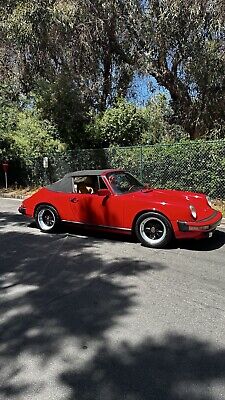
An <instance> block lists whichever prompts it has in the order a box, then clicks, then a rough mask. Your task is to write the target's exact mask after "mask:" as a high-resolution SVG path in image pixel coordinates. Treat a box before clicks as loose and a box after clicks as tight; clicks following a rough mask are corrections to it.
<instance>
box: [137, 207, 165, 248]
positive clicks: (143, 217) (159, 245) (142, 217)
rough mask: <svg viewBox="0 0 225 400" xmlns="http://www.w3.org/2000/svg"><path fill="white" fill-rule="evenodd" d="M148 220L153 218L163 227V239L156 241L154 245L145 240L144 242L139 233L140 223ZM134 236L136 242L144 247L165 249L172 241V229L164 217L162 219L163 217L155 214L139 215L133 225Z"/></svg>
mask: <svg viewBox="0 0 225 400" xmlns="http://www.w3.org/2000/svg"><path fill="white" fill-rule="evenodd" d="M148 218H153V219H154V218H155V219H156V220H158V221H160V222H161V223H162V226H164V227H165V237H163V238H162V240H160V241H157V242H156V243H154V241H153V242H152V243H150V242H148V241H147V240H145V238H144V237H143V236H142V234H141V231H140V227H141V224H142V222H143V221H144V220H146V219H148ZM135 234H136V236H137V238H138V240H139V241H140V242H141V243H142V244H143V245H144V246H146V247H151V248H163V247H166V246H167V244H168V243H169V242H170V241H171V240H172V237H173V229H172V226H171V223H170V222H169V221H168V219H167V218H166V217H164V215H162V214H160V213H157V212H146V213H144V214H141V215H140V216H139V217H138V219H137V221H136V223H135Z"/></svg>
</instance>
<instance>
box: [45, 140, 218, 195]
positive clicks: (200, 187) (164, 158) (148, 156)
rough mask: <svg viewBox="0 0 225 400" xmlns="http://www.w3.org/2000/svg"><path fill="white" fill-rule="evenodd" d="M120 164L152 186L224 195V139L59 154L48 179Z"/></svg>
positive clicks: (119, 166) (114, 166)
mask: <svg viewBox="0 0 225 400" xmlns="http://www.w3.org/2000/svg"><path fill="white" fill-rule="evenodd" d="M98 168H123V169H125V170H127V171H129V172H131V173H132V174H134V175H135V176H136V177H138V178H139V179H140V180H141V181H143V182H144V183H148V184H150V185H151V186H153V187H158V188H169V189H182V190H191V191H197V192H203V193H207V194H209V195H211V196H212V197H213V198H218V199H225V141H224V140H220V141H211V142H210V141H208V142H206V141H195V142H185V143H176V144H158V145H154V146H135V147H111V148H108V149H99V150H95V149H89V150H77V151H74V152H70V153H68V154H67V155H66V156H65V155H63V154H59V155H57V156H56V157H55V159H54V160H53V161H52V164H51V171H50V172H51V173H50V175H49V179H51V180H55V179H58V178H59V177H61V176H62V175H64V174H65V173H66V172H69V171H73V170H74V171H76V170H82V169H98Z"/></svg>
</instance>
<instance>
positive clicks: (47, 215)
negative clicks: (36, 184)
mask: <svg viewBox="0 0 225 400" xmlns="http://www.w3.org/2000/svg"><path fill="white" fill-rule="evenodd" d="M34 218H35V222H36V224H37V226H38V228H39V229H40V230H41V231H42V232H46V233H50V232H54V231H55V230H56V227H57V225H58V224H59V215H58V213H57V211H56V210H55V208H54V207H52V206H49V205H40V206H38V207H37V209H36V211H35V216H34Z"/></svg>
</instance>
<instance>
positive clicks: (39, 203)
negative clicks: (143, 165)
mask: <svg viewBox="0 0 225 400" xmlns="http://www.w3.org/2000/svg"><path fill="white" fill-rule="evenodd" d="M19 212H20V213H21V214H24V215H27V216H28V217H32V218H34V219H35V221H36V223H37V225H38V227H39V228H40V229H41V230H42V231H43V232H52V231H53V230H55V229H56V227H57V226H58V225H59V223H60V222H63V221H65V222H72V223H75V224H83V225H85V226H92V227H95V228H100V229H103V230H111V231H114V232H123V233H127V234H132V233H135V234H136V236H137V238H138V240H139V241H140V242H141V243H142V244H144V245H145V246H148V247H154V248H159V247H165V246H166V245H167V244H168V243H169V242H170V241H171V240H172V238H176V239H185V238H186V239H194V238H195V239H200V238H204V237H210V236H211V235H212V232H213V231H214V230H215V229H216V227H217V226H218V225H219V224H220V221H221V218H222V214H221V213H220V212H219V211H216V210H214V209H213V208H212V207H211V203H210V200H209V198H208V197H207V196H205V195H204V194H200V193H192V192H183V191H177V190H162V189H150V188H148V187H146V186H145V185H143V184H142V183H141V182H139V181H138V180H137V179H136V178H135V177H134V176H132V175H131V174H130V173H128V172H125V171H123V170H119V169H117V170H115V169H107V170H89V171H77V172H71V173H69V174H66V175H65V176H64V177H63V178H62V179H60V180H59V181H57V182H55V183H53V184H51V185H49V186H46V187H43V188H41V189H40V190H39V191H38V192H36V193H35V194H33V195H32V196H31V197H29V198H27V199H25V200H24V201H23V202H22V204H21V206H20V207H19Z"/></svg>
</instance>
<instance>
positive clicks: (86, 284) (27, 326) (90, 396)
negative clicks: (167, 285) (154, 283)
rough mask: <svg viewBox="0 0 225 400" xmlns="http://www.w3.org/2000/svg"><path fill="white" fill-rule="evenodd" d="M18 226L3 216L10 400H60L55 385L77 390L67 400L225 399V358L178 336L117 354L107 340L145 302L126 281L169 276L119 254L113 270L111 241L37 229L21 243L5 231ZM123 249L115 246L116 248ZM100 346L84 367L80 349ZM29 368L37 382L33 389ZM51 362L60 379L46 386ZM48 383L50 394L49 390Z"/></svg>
mask: <svg viewBox="0 0 225 400" xmlns="http://www.w3.org/2000/svg"><path fill="white" fill-rule="evenodd" d="M11 222H12V223H13V224H18V223H19V222H18V220H17V218H15V216H14V215H13V214H12V215H11V214H9V215H7V214H5V215H4V216H3V217H2V214H1V218H0V228H1V229H0V246H1V253H0V267H1V268H0V314H1V335H0V360H1V363H0V380H1V385H0V397H1V399H3V400H6V399H7V400H10V399H12V400H15V399H26V398H33V399H36V397H35V396H36V395H37V394H39V396H40V397H37V398H42V399H43V400H45V399H47V398H49V392H48V390H50V389H51V390H52V392H50V398H53V395H54V398H56V399H57V400H59V399H60V394H59V395H58V397H57V394H56V393H55V394H54V390H55V389H54V385H55V387H57V388H58V387H63V388H64V389H65V390H66V389H68V391H66V394H65V395H64V396H63V397H61V398H64V399H65V400H76V399H78V400H213V399H214V398H219V397H218V396H217V397H216V396H215V397H214V394H213V392H211V388H210V385H214V389H215V388H216V384H217V383H218V382H219V383H221V382H222V381H224V379H225V352H224V351H219V350H215V349H214V348H213V347H211V345H210V343H204V342H202V341H199V340H196V339H195V338H194V337H189V338H185V337H182V336H179V335H177V334H176V333H174V335H170V336H167V337H164V338H159V340H158V341H157V342H154V341H153V340H152V339H151V338H147V339H146V340H145V341H143V342H142V343H139V344H136V345H133V346H131V345H130V344H129V343H128V342H124V343H118V345H117V346H116V347H115V348H111V347H110V346H109V343H108V339H107V334H108V332H109V331H110V330H111V329H112V328H115V327H118V326H120V323H121V319H123V318H125V317H126V316H128V315H129V314H130V313H131V312H132V311H133V310H134V309H135V308H136V307H137V306H138V301H139V299H138V294H137V288H136V286H135V285H136V283H135V280H130V281H129V283H128V281H127V280H126V279H122V278H124V277H125V278H126V277H127V276H133V277H135V276H142V275H143V276H146V273H149V274H151V273H154V274H157V273H158V274H160V272H161V271H162V270H164V269H165V268H166V266H165V265H164V264H162V263H161V262H157V263H156V262H154V263H153V262H151V261H149V262H141V261H139V260H137V259H132V258H131V257H130V256H127V257H125V256H124V257H120V258H119V259H118V258H116V257H117V255H116V254H115V256H114V259H113V260H112V259H109V258H107V255H104V254H102V253H101V252H99V246H101V245H102V239H103V238H105V234H104V235H103V236H101V235H102V234H100V233H98V234H97V235H94V236H89V237H88V238H82V237H73V235H72V232H70V234H68V233H67V232H61V234H59V235H46V234H42V233H40V232H39V231H37V230H36V229H32V228H30V229H28V230H24V231H23V232H22V233H20V232H15V231H13V225H12V231H4V229H3V228H4V227H5V224H6V223H8V224H9V225H10V223H11ZM224 236H225V235H224V234H223V232H218V233H216V234H215V236H214V238H213V239H212V240H213V241H212V242H211V243H214V248H216V243H219V245H220V246H222V245H223V244H224ZM116 240H117V239H116ZM124 240H126V239H124ZM115 244H116V242H115ZM115 244H114V242H113V240H112V241H111V242H110V245H111V246H112V248H113V247H114V245H115ZM199 244H200V243H199V242H196V250H199V247H198V246H199ZM219 245H217V247H219ZM115 249H116V247H115ZM207 249H208V250H209V248H208V247H207V248H206V250H207ZM212 249H213V247H212V248H211V250H212ZM202 250H204V248H202ZM149 290H151V288H150V289H149ZM137 330H138V326H137ZM140 334H141V332H140ZM71 341H72V345H71V347H70V352H72V353H71V355H70V356H65V354H64V350H65V343H67V342H71ZM93 342H95V343H97V345H96V348H95V351H94V354H92V356H89V358H87V359H84V358H82V356H80V358H79V357H77V355H76V350H74V348H75V347H76V346H77V348H79V349H81V350H82V351H85V349H86V348H88V346H89V343H93ZM30 359H32V360H33V361H32V363H33V364H35V363H36V364H35V365H36V370H35V371H36V374H33V373H31V375H30V376H29V379H27V380H26V379H25V378H26V376H27V375H29V365H30V364H29V362H30ZM52 360H53V361H54V362H56V361H55V360H57V362H58V363H59V365H60V370H57V369H56V370H54V379H53V378H52V376H50V377H48V380H47V379H46V381H44V378H43V377H42V379H40V377H39V375H41V373H42V370H44V371H45V368H46V369H47V370H48V367H49V368H51V365H52V362H53V361H52ZM80 360H83V363H82V364H79V362H80ZM33 364H32V366H31V367H32V368H34V366H33ZM51 373H52V374H53V372H51ZM51 379H53V381H52V382H53V383H52V382H51ZM49 380H50V386H51V388H50V389H49V388H47V389H46V387H47V385H48V383H49ZM32 391H33V393H34V395H33V396H32V395H31V393H32ZM42 393H43V395H42ZM46 393H48V397H47V394H46Z"/></svg>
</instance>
